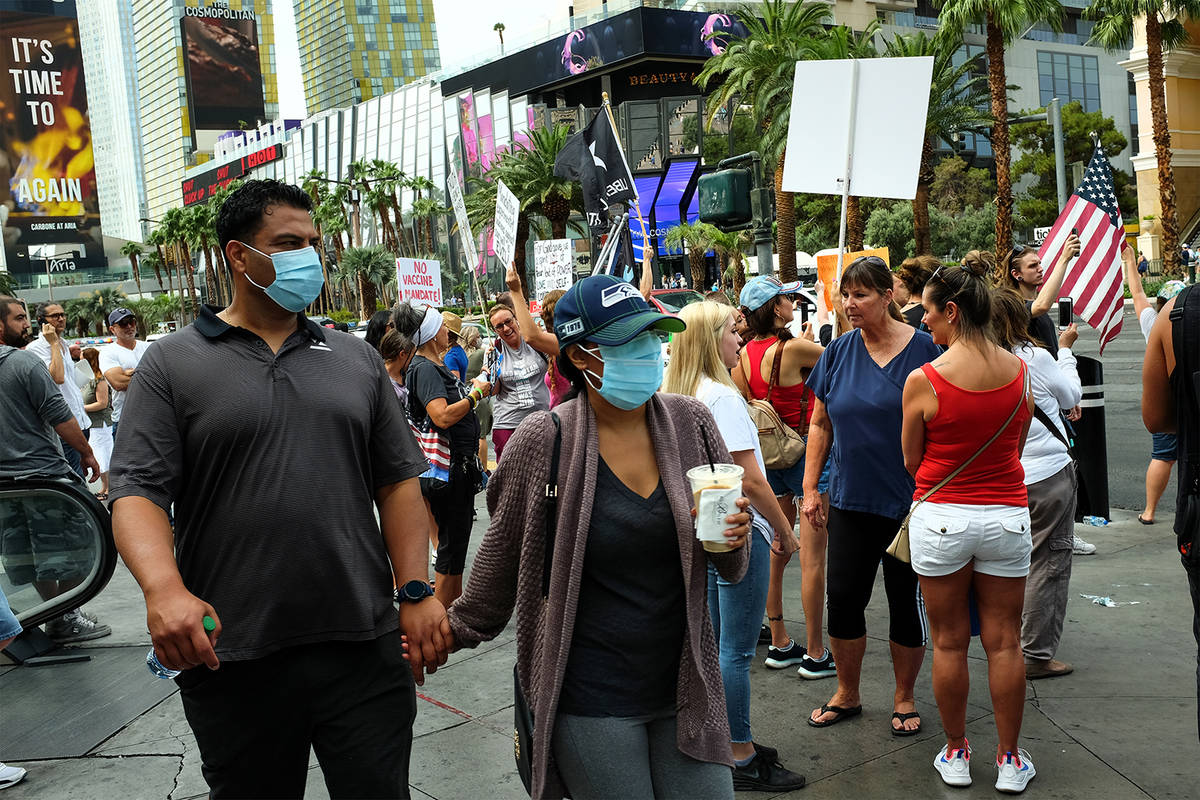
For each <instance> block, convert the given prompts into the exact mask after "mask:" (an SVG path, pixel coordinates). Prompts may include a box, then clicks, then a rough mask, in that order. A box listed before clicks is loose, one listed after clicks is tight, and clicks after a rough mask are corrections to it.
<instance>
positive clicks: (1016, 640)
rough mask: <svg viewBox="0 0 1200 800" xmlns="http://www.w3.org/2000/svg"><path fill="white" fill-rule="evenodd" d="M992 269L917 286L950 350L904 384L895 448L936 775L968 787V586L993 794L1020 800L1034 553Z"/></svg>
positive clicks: (939, 339) (1027, 416)
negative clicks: (992, 745) (988, 710)
mask: <svg viewBox="0 0 1200 800" xmlns="http://www.w3.org/2000/svg"><path fill="white" fill-rule="evenodd" d="M994 266H995V259H994V257H993V256H992V254H991V253H980V252H979V251H977V250H976V251H972V252H970V253H968V254H967V257H966V258H965V259H964V260H963V264H962V265H948V266H944V267H942V268H941V269H939V270H938V271H937V272H935V273H934V274H933V276H932V277H931V278H930V279H929V282H928V283H927V284H926V285H925V293H924V298H923V305H924V308H925V316H924V322H925V324H926V325H927V326H928V327H929V330H930V333H931V334H932V335H933V340H934V342H935V343H937V344H944V345H949V348H948V349H947V350H946V352H945V353H943V354H942V355H941V357H939V358H938V359H936V360H935V361H933V362H932V363H930V364H926V365H925V366H923V367H922V368H921V369H916V370H913V372H912V373H911V374H910V375H909V376H908V380H907V382H906V383H905V386H904V428H903V433H902V444H903V448H904V463H905V466H906V467H907V468H908V471H909V472H910V473H912V474H913V476H914V477H915V478H916V484H917V487H916V493H915V495H914V498H913V499H914V500H915V501H918V502H917V505H916V506H915V508H914V509H913V512H912V516H911V519H910V522H909V547H910V550H911V555H912V566H913V570H914V571H915V572H916V573H917V575H918V576H919V579H920V582H921V594H922V596H923V597H924V600H925V608H926V611H927V612H928V616H929V627H930V633H931V636H930V638H931V639H932V640H933V663H934V669H933V676H934V679H933V693H934V696H935V697H936V698H937V704H938V710H939V712H940V713H941V716H942V727H943V728H944V729H945V734H946V745H945V747H943V748H942V750H941V751H940V752H939V753H938V754H937V756H936V757H935V758H934V767H935V768H936V769H937V770H938V773H939V774H940V775H941V777H942V780H943V781H944V782H945V783H947V784H949V785H951V786H965V785H968V784H969V783H970V782H971V773H970V759H971V749H970V746H969V745H968V743H967V739H966V706H967V687H968V679H967V646H968V644H969V643H970V640H971V630H970V622H969V612H968V593H969V591H970V590H971V589H972V588H974V591H975V598H976V602H977V603H978V606H979V621H980V627H981V641H982V643H983V647H984V651H985V652H986V653H987V657H988V682H989V684H990V688H991V696H992V702H993V711H994V712H995V718H996V730H997V733H998V738H999V743H998V745H997V748H996V769H997V778H996V788H997V789H999V790H1001V791H1008V792H1020V791H1023V790H1024V788H1025V785H1026V784H1027V783H1028V782H1029V780H1030V779H1031V778H1032V777H1033V776H1034V775H1035V774H1036V771H1035V770H1034V768H1033V762H1032V761H1031V760H1030V759H1029V754H1028V753H1026V752H1025V751H1024V750H1022V749H1020V748H1019V747H1018V738H1019V736H1020V733H1021V714H1022V711H1023V709H1024V703H1025V669H1024V658H1023V656H1022V653H1021V609H1022V606H1023V604H1024V598H1025V577H1026V576H1027V575H1028V574H1029V561H1030V553H1031V552H1032V549H1033V542H1032V539H1031V535H1030V525H1029V508H1028V501H1027V495H1026V490H1025V480H1024V479H1025V472H1024V470H1023V469H1022V467H1021V460H1020V458H1021V449H1022V447H1024V444H1025V435H1026V433H1028V431H1029V422H1030V420H1031V419H1032V418H1033V398H1032V395H1031V394H1030V391H1029V379H1028V376H1027V371H1026V367H1025V363H1024V362H1023V361H1021V359H1019V358H1018V357H1017V356H1015V355H1013V354H1012V353H1010V352H1009V351H1007V350H1005V349H1003V348H1001V347H999V346H998V345H996V344H995V343H993V342H992V340H991V339H990V338H989V337H988V323H989V321H990V318H991V287H990V284H989V281H988V278H987V274H988V272H989V271H990V270H991V268H993V267H994ZM964 464H965V465H966V466H963V465H964ZM960 467H961V470H960V471H958V473H957V474H955V471H956V470H959V469H960ZM949 476H953V477H950V480H949V481H946V478H947V477H949Z"/></svg>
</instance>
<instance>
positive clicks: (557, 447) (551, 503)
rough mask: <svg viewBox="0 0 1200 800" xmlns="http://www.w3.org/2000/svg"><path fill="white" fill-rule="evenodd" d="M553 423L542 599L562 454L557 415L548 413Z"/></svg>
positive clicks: (551, 557)
mask: <svg viewBox="0 0 1200 800" xmlns="http://www.w3.org/2000/svg"><path fill="white" fill-rule="evenodd" d="M550 420H551V421H552V422H553V423H554V449H553V450H552V451H551V456H550V474H549V475H548V476H547V477H546V544H545V553H544V555H543V560H542V597H544V598H545V597H549V596H550V567H551V566H552V565H553V564H554V538H555V532H556V531H557V529H558V457H559V454H560V453H561V452H562V424H561V423H560V422H559V419H558V414H555V413H554V412H553V411H551V412H550Z"/></svg>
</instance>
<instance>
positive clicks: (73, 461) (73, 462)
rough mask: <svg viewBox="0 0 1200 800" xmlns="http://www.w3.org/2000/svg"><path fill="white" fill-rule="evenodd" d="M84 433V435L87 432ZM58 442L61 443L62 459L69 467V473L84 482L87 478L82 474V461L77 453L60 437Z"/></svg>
mask: <svg viewBox="0 0 1200 800" xmlns="http://www.w3.org/2000/svg"><path fill="white" fill-rule="evenodd" d="M84 433H85V434H86V433H87V431H84ZM58 440H59V441H60V442H62V450H63V458H65V459H66V460H67V464H69V465H70V466H71V471H72V472H74V473H75V474H76V475H78V476H79V477H81V478H83V479H84V480H85V481H86V480H87V476H86V475H85V474H84V473H83V459H82V458H81V457H80V455H79V451H78V450H76V449H75V448H74V447H71V445H69V444H67V440H66V439H64V438H62V437H61V436H60V437H58Z"/></svg>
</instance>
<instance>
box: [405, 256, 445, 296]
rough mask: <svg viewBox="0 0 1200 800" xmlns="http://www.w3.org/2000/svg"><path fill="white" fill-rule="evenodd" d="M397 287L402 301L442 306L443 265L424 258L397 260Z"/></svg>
mask: <svg viewBox="0 0 1200 800" xmlns="http://www.w3.org/2000/svg"><path fill="white" fill-rule="evenodd" d="M396 286H397V288H399V289H400V299H401V300H417V301H418V302H421V303H425V304H426V305H431V306H440V305H441V304H442V265H441V264H440V263H438V262H437V261H429V260H428V259H424V258H397V259H396Z"/></svg>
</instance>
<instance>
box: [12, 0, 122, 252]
mask: <svg viewBox="0 0 1200 800" xmlns="http://www.w3.org/2000/svg"><path fill="white" fill-rule="evenodd" d="M0 205H5V206H7V207H8V219H7V221H6V222H5V223H4V228H3V231H2V233H3V238H4V249H5V257H6V259H7V263H8V269H9V271H11V272H14V273H26V274H28V273H31V272H42V271H44V270H45V268H46V259H45V257H44V256H41V255H39V256H35V257H34V258H33V259H32V260H31V259H30V256H29V248H30V247H31V246H38V245H56V246H57V247H56V248H55V249H56V251H57V252H56V255H55V256H54V259H56V260H62V259H67V260H68V261H70V262H71V263H72V264H73V265H74V268H77V269H83V268H103V267H104V265H105V259H104V240H103V237H102V236H101V233H100V201H99V197H98V195H97V193H96V171H95V168H94V164H93V160H92V129H91V123H90V120H89V118H88V102H87V89H86V87H85V86H84V79H83V57H82V55H81V54H80V51H79V24H78V22H77V21H76V14H75V0H61V2H55V0H42V1H41V2H38V1H37V0H0Z"/></svg>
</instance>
